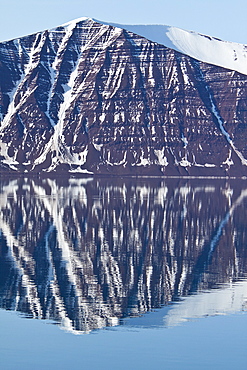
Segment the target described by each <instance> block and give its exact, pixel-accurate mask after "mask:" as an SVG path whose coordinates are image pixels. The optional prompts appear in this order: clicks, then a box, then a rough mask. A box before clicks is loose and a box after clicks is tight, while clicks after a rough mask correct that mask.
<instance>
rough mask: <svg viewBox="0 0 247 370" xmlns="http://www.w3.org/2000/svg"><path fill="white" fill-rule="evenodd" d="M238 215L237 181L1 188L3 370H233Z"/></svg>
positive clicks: (246, 302) (241, 238) (239, 288)
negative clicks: (69, 369)
mask: <svg viewBox="0 0 247 370" xmlns="http://www.w3.org/2000/svg"><path fill="white" fill-rule="evenodd" d="M246 205H247V185H246V183H245V181H243V180H231V181H230V180H205V179H201V180H199V179H198V180H179V179H166V180H157V179H156V180H154V179H153V180H151V179H141V180H140V179H139V180H136V179H120V178H119V179H90V178H88V179H67V180H66V179H64V180H61V179H60V180H59V179H25V178H24V179H1V181H0V308H1V311H0V322H1V335H0V354H1V358H2V360H1V361H3V363H4V366H5V367H4V368H6V369H7V368H10V369H12V368H13V369H14V368H30V369H31V368H44V367H45V366H46V367H48V368H55V367H57V366H58V365H59V367H60V368H68V366H73V368H92V369H94V368H95V369H98V368H99V369H100V368H101V369H102V368H108V369H109V368H126V367H127V366H128V367H129V368H133V369H134V368H146V369H149V368H162V367H163V368H169V369H181V368H183V369H186V368H188V369H198V367H199V366H200V368H205V369H206V368H209V367H211V368H219V366H223V365H224V368H225V369H226V368H230V367H232V366H236V367H237V368H239V369H244V366H245V365H244V364H246V360H247V358H246V356H245V350H244V347H245V346H244V344H245V343H246V342H245V340H244V339H246V334H245V331H244V330H243V328H244V326H245V325H244V324H246V309H247V275H246V273H247V264H246V262H247V261H246V259H247V245H246V236H247V235H246V234H247V229H246V219H247V218H246V217H247V208H246ZM14 311H15V312H14ZM17 313H18V314H17ZM33 319H38V320H33ZM53 324H54V325H53ZM245 327H246V326H245ZM75 334H79V336H78V335H75ZM83 334H89V335H83ZM68 353H69V354H68ZM214 365H215V367H214ZM216 365H217V366H216ZM222 368H223V367H222Z"/></svg>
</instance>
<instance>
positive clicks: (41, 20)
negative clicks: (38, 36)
mask: <svg viewBox="0 0 247 370" xmlns="http://www.w3.org/2000/svg"><path fill="white" fill-rule="evenodd" d="M0 9H1V11H0V41H3V40H9V39H12V38H15V37H19V36H23V35H27V34H30V33H34V32H36V31H41V30H45V29H49V28H53V27H56V26H58V25H60V24H62V23H65V22H67V21H70V20H72V19H75V18H80V17H84V16H88V17H91V18H96V19H98V20H102V21H109V22H114V23H125V24H166V25H170V26H177V27H180V28H183V29H186V30H193V31H197V32H199V33H203V34H207V35H210V36H215V37H219V38H221V39H223V40H226V41H235V42H240V43H244V44H247V20H246V19H247V1H246V0H235V1H233V0H122V1H121V0H120V1H118V0H115V1H114V0H6V1H4V0H1V7H0Z"/></svg>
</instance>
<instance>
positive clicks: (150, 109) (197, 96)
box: [0, 19, 247, 176]
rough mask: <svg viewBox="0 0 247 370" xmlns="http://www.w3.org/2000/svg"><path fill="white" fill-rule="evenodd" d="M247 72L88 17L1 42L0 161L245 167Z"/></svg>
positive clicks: (21, 168)
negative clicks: (193, 56)
mask: <svg viewBox="0 0 247 370" xmlns="http://www.w3.org/2000/svg"><path fill="white" fill-rule="evenodd" d="M246 87H247V77H246V75H242V74H240V73H238V72H235V71H230V70H227V69H224V68H221V67H217V66H213V65H209V64H206V63H203V62H199V61H197V60H195V59H192V58H190V57H188V56H186V55H183V54H180V53H178V52H176V51H174V50H172V49H168V48H166V47H165V46H162V45H159V44H156V43H153V42H151V41H148V40H147V39H145V38H143V37H141V36H138V35H136V34H133V33H131V32H128V31H126V30H123V29H120V28H116V27H112V26H109V25H104V24H100V23H97V22H95V21H93V20H91V19H86V20H84V21H83V20H82V21H78V22H71V23H70V24H68V25H67V26H61V27H58V28H56V29H53V30H51V31H45V32H43V33H37V34H34V35H31V36H27V37H24V38H21V39H17V40H13V41H9V42H5V43H1V44H0V120H1V127H0V160H1V167H0V169H2V170H3V171H4V170H11V171H17V172H61V171H64V172H75V173H80V172H81V173H88V172H90V173H94V174H112V175H118V174H122V175H181V176H183V175H193V176H200V175H201V176H245V175H247V147H246V137H247V125H246V119H247V100H246Z"/></svg>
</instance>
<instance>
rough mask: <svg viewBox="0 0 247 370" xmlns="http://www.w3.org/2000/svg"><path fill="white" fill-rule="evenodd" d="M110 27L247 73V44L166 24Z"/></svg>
mask: <svg viewBox="0 0 247 370" xmlns="http://www.w3.org/2000/svg"><path fill="white" fill-rule="evenodd" d="M111 25H112V26H115V27H120V28H123V29H126V30H128V31H131V32H134V33H136V34H138V35H140V36H143V37H145V38H147V39H148V40H151V41H154V42H157V43H159V44H161V45H165V46H167V47H168V48H171V49H174V50H177V51H179V52H181V53H184V54H187V55H189V56H190V57H192V58H195V59H198V60H200V61H202V62H206V63H211V64H215V65H218V66H220V67H224V68H228V69H232V70H235V71H238V72H240V73H244V74H247V45H243V44H238V43H234V42H227V41H222V40H220V39H217V38H215V37H211V36H206V35H201V34H199V33H196V32H192V31H185V30H182V29H180V28H177V27H170V26H165V25H126V24H116V23H111Z"/></svg>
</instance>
